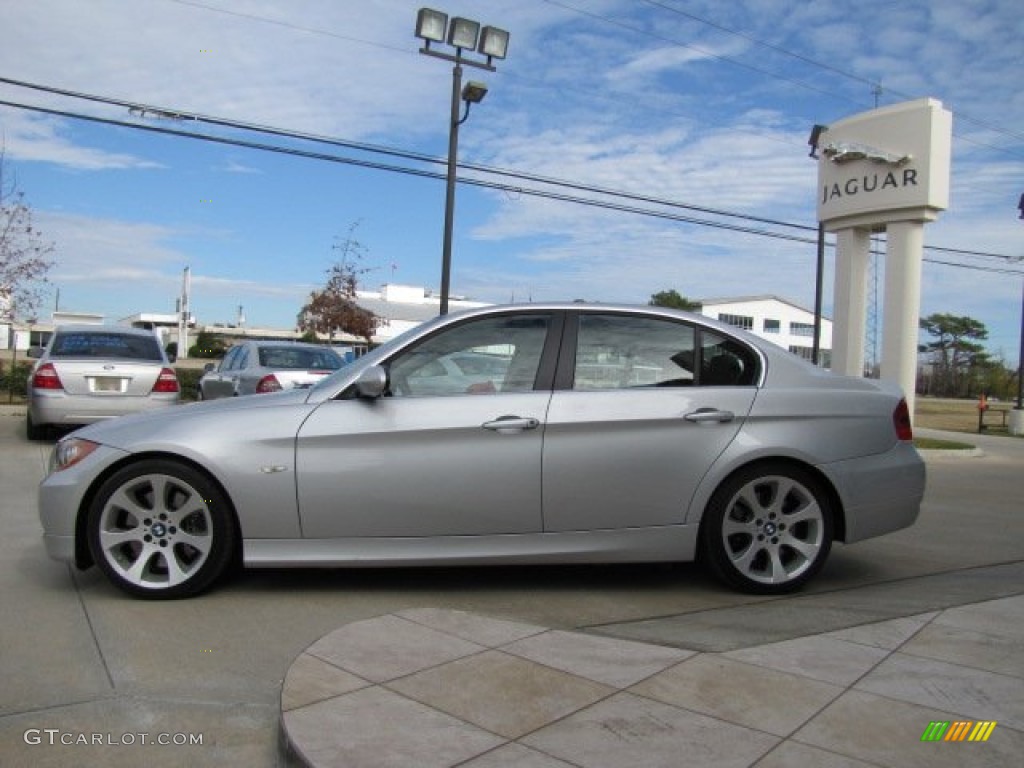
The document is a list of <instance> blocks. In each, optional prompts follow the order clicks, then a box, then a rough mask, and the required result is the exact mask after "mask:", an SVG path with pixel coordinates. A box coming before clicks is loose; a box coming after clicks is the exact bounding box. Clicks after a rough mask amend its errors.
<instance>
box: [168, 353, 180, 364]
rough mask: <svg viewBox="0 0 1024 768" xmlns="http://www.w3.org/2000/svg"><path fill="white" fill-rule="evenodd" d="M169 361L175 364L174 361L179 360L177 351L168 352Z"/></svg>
mask: <svg viewBox="0 0 1024 768" xmlns="http://www.w3.org/2000/svg"><path fill="white" fill-rule="evenodd" d="M167 362H168V363H171V364H174V363H176V362H178V354H177V353H176V352H168V353H167Z"/></svg>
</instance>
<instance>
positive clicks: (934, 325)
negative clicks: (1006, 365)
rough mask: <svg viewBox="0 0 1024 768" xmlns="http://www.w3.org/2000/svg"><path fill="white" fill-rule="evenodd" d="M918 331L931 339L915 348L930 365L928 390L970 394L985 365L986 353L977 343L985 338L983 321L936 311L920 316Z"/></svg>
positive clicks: (947, 395)
mask: <svg viewBox="0 0 1024 768" xmlns="http://www.w3.org/2000/svg"><path fill="white" fill-rule="evenodd" d="M920 327H921V330H923V331H925V333H927V334H928V335H929V336H931V337H933V341H930V342H928V343H926V344H922V345H921V346H920V347H918V350H919V351H920V352H923V353H924V354H925V355H926V356H927V357H928V359H929V362H930V363H931V365H932V381H933V383H932V393H933V394H936V395H940V396H945V397H963V396H967V397H971V396H973V395H974V394H976V392H975V391H974V389H975V388H976V387H977V384H978V382H977V379H978V375H979V374H980V373H981V372H983V371H985V370H986V369H987V368H988V367H989V363H990V360H989V354H988V352H986V351H985V346H984V345H983V344H981V343H980V342H982V341H985V340H986V339H987V338H988V329H987V328H986V327H985V324H984V323H982V322H981V321H979V320H975V319H974V318H972V317H964V316H960V315H952V314H948V313H936V314H932V315H928V317H923V318H921V321H920Z"/></svg>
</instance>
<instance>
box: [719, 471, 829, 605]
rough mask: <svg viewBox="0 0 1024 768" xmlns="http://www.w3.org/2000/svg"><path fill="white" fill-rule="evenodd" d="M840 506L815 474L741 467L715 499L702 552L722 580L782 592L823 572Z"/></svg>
mask: <svg viewBox="0 0 1024 768" xmlns="http://www.w3.org/2000/svg"><path fill="white" fill-rule="evenodd" d="M833 514H834V512H833V509H832V504H831V501H830V499H829V497H828V495H827V494H826V493H824V492H823V490H822V488H821V484H820V482H819V481H818V480H817V478H815V477H814V476H813V475H812V474H811V473H809V472H807V471H806V470H803V469H801V468H799V467H795V466H789V465H786V464H761V465H755V466H752V467H749V468H747V469H744V470H740V471H739V472H738V473H736V474H735V475H733V476H732V477H730V478H729V479H728V480H726V481H725V482H724V483H723V484H722V485H721V487H719V489H718V490H717V491H716V492H715V494H714V496H712V498H711V501H710V503H709V504H708V508H707V510H706V512H705V515H704V520H703V522H702V524H701V547H702V549H701V554H702V556H703V559H704V560H705V561H706V562H707V564H708V565H709V566H710V568H711V570H712V571H713V572H714V573H715V575H716V576H718V577H719V578H720V579H721V580H722V581H724V582H726V583H727V584H729V585H731V586H733V587H736V588H738V589H741V590H743V591H745V592H753V593H757V594H781V593H785V592H791V591H792V590H794V589H797V588H799V587H801V586H803V584H805V583H806V582H807V581H808V579H810V578H811V577H812V576H814V574H815V573H817V572H818V570H820V568H821V566H822V565H823V564H824V563H825V560H826V558H827V557H828V553H829V550H830V549H831V546H832V519H833Z"/></svg>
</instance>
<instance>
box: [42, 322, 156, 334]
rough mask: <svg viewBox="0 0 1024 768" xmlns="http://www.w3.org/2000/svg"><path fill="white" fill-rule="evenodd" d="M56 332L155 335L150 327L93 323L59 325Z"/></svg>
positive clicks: (55, 329)
mask: <svg viewBox="0 0 1024 768" xmlns="http://www.w3.org/2000/svg"><path fill="white" fill-rule="evenodd" d="M53 330H54V333H123V334H127V335H130V336H154V335H155V333H154V332H153V331H151V330H150V329H148V328H135V327H134V326H131V325H95V324H91V323H68V324H65V325H58V326H57V327H56V328H54V329H53Z"/></svg>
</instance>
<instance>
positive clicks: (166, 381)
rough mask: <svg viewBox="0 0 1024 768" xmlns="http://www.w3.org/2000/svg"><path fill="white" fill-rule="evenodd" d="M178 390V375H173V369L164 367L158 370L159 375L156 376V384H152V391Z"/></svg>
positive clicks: (166, 391)
mask: <svg viewBox="0 0 1024 768" xmlns="http://www.w3.org/2000/svg"><path fill="white" fill-rule="evenodd" d="M177 391H178V377H177V376H175V375H174V371H172V370H171V369H170V368H164V369H162V370H161V371H160V375H159V376H157V377H156V384H154V385H153V392H164V393H168V392H177Z"/></svg>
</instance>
